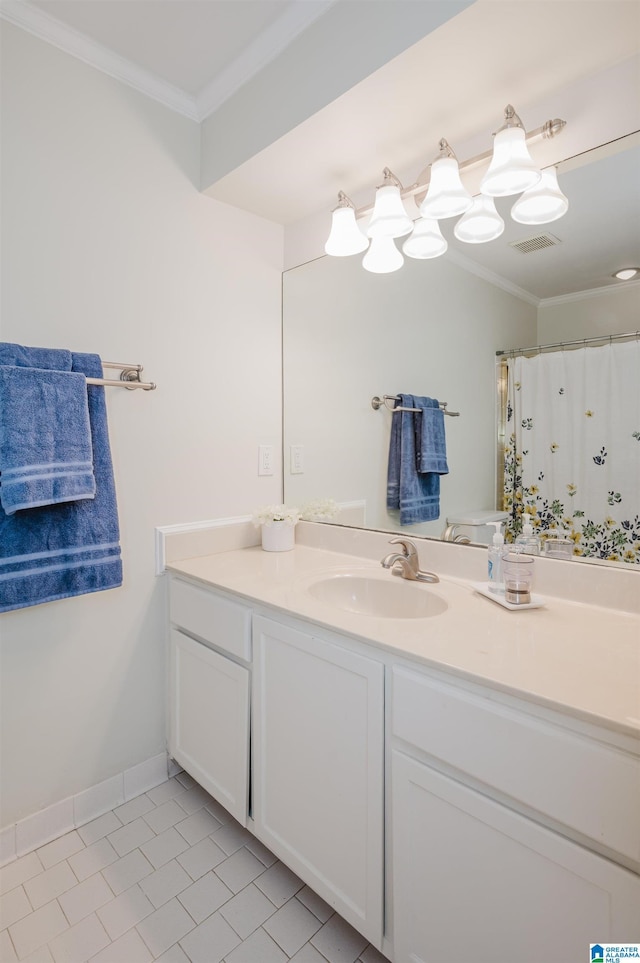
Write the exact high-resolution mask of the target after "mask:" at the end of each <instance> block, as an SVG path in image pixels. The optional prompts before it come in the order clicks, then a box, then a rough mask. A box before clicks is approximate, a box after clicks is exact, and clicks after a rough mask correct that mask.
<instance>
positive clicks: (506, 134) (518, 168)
mask: <svg viewBox="0 0 640 963" xmlns="http://www.w3.org/2000/svg"><path fill="white" fill-rule="evenodd" d="M541 177H542V174H541V172H540V171H539V170H538V168H537V167H536V165H535V164H534V162H533V159H532V157H531V155H530V154H529V151H528V150H527V144H526V134H525V130H524V126H523V124H522V121H521V120H520V118H519V117H518V115H517V114H516V112H515V110H514V109H513V107H512V106H511V104H507V106H506V107H505V109H504V124H503V126H502V127H501V128H500V130H499V131H498V132H497V134H496V135H495V140H494V142H493V157H492V158H491V163H490V164H489V170H488V171H487V173H486V174H485V175H484V177H483V178H482V181H481V183H480V190H481V191H482V193H483V194H488V195H489V197H508V196H509V195H510V194H520V193H521V192H522V191H526V190H528V189H529V188H530V187H533V186H534V184H537V183H538V181H539V180H540V178H541Z"/></svg>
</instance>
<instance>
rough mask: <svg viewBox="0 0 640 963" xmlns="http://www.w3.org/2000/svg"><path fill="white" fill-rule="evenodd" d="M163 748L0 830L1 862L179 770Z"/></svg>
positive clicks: (54, 836)
mask: <svg viewBox="0 0 640 963" xmlns="http://www.w3.org/2000/svg"><path fill="white" fill-rule="evenodd" d="M179 771H180V769H179V768H176V766H175V763H173V761H172V760H169V757H168V756H167V753H166V752H161V753H159V754H158V755H157V756H152V757H151V759H145V761H144V762H141V763H138V765H137V766H132V767H131V768H130V769H125V770H123V772H119V773H118V774H117V775H116V776H112V777H111V778H110V779H105V780H104V782H100V783H98V784H97V785H95V786H91V787H90V788H89V789H85V790H83V791H82V792H79V793H77V794H76V795H75V796H68V797H67V798H66V799H61V800H60V802H57V803H54V804H53V805H52V806H48V807H47V808H46V809H42V810H41V811H40V812H37V813H33V814H32V815H31V816H27V817H26V818H25V819H21V820H19V822H17V823H13V824H12V825H11V826H7V827H5V828H4V829H2V830H0V866H4V864H5V863H9V862H11V861H12V860H14V859H17V858H18V857H20V856H25V855H26V854H27V853H30V852H32V851H33V850H34V849H39V848H40V846H44V845H45V843H49V842H51V840H52V839H57V838H58V837H59V836H63V835H64V834H65V833H68V832H70V831H71V830H72V829H77V828H78V827H79V826H84V824H85V823H89V822H91V820H92V819H96V818H97V817H98V816H102V815H103V814H104V813H106V812H109V811H110V810H111V809H115V807H116V806H121V805H122V804H123V803H125V802H127V801H128V800H129V799H133V798H134V796H140V795H141V794H142V793H143V792H147V791H148V790H149V789H153V788H154V786H159V785H160V783H162V782H165V781H166V780H167V779H168V778H170V776H173V775H175V774H176V772H179Z"/></svg>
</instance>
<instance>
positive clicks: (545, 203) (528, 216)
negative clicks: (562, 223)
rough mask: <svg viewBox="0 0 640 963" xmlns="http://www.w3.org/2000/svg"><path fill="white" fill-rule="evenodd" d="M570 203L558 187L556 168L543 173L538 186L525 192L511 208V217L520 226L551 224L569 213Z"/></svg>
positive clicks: (549, 168) (550, 168)
mask: <svg viewBox="0 0 640 963" xmlns="http://www.w3.org/2000/svg"><path fill="white" fill-rule="evenodd" d="M568 209H569V201H568V200H567V198H566V197H565V195H564V194H563V193H562V191H561V190H560V188H559V186H558V172H557V171H556V169H555V167H548V168H547V169H546V170H544V171H542V177H541V179H540V181H538V183H537V184H535V185H534V186H533V187H530V188H529V190H528V191H525V192H524V194H522V195H521V196H520V197H519V198H518V200H517V201H516V202H515V204H514V205H513V207H512V208H511V217H512V218H513V219H514V221H517V222H518V223H519V224H550V223H551V221H557V220H558V218H559V217H562V215H563V214H566V213H567V210H568Z"/></svg>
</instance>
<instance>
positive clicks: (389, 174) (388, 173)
mask: <svg viewBox="0 0 640 963" xmlns="http://www.w3.org/2000/svg"><path fill="white" fill-rule="evenodd" d="M382 176H383V177H384V181H383V183H382V184H379V185H378V187H388V186H389V184H393V186H394V187H397V188H398V189H399V190H400V193H401V194H402V192H403V190H404V188H403V186H402V183H401V182H400V181H399V180H398V178H397V177H396V175H395V174H394V173H393V171H392V170H390V169H389V168H388V167H385V168H384V170H383V171H382ZM371 210H373V207H372V208H371Z"/></svg>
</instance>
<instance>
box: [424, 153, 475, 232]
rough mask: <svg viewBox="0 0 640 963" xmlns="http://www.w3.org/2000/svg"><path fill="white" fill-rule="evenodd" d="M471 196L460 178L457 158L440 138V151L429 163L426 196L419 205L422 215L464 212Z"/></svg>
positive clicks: (444, 216)
mask: <svg viewBox="0 0 640 963" xmlns="http://www.w3.org/2000/svg"><path fill="white" fill-rule="evenodd" d="M472 204H473V198H472V196H471V194H470V193H469V191H468V190H467V189H466V187H464V186H463V184H462V181H461V180H460V170H459V168H458V158H457V157H456V155H455V154H454V152H453V151H452V150H451V148H450V147H449V145H448V143H447V142H446V140H445V139H444V137H443V138H442V140H441V141H440V153H439V154H438V156H437V157H436V158H435V159H434V160H433V162H432V164H431V178H430V180H429V190H428V191H427V196H426V197H425V199H424V200H423V202H422V204H421V205H420V213H421V214H422V216H423V217H436V218H440V219H443V218H447V217H457V216H458V215H459V214H464V212H465V211H468V210H469V208H470V207H471V205H472Z"/></svg>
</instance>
